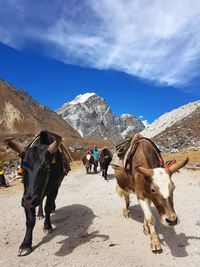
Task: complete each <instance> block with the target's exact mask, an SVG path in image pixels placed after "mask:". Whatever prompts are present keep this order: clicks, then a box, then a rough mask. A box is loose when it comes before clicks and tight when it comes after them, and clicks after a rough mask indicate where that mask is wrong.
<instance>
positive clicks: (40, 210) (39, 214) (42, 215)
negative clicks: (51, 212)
mask: <svg viewBox="0 0 200 267" xmlns="http://www.w3.org/2000/svg"><path fill="white" fill-rule="evenodd" d="M37 217H38V219H39V220H41V219H43V218H44V213H43V201H41V203H40V205H39V207H38V214H37Z"/></svg>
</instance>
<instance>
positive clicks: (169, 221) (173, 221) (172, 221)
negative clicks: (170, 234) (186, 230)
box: [166, 217, 178, 226]
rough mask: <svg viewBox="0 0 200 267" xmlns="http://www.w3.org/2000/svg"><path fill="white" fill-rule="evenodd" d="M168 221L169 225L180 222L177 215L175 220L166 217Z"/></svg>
mask: <svg viewBox="0 0 200 267" xmlns="http://www.w3.org/2000/svg"><path fill="white" fill-rule="evenodd" d="M166 222H167V224H168V225H169V226H174V225H177V223H178V218H177V217H176V218H175V220H169V219H168V218H166Z"/></svg>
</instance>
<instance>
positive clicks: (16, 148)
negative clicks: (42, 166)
mask: <svg viewBox="0 0 200 267" xmlns="http://www.w3.org/2000/svg"><path fill="white" fill-rule="evenodd" d="M13 139H14V138H9V139H5V140H4V143H5V144H6V145H7V146H9V147H10V148H12V149H13V150H14V151H15V152H17V153H18V154H19V156H22V154H23V152H24V145H22V144H17V143H15V142H14V141H12V140H13Z"/></svg>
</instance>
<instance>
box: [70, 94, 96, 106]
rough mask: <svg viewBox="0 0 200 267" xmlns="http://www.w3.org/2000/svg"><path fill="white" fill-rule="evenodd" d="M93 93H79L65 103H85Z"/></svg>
mask: <svg viewBox="0 0 200 267" xmlns="http://www.w3.org/2000/svg"><path fill="white" fill-rule="evenodd" d="M93 95H95V93H85V94H80V95H78V96H77V97H76V98H75V99H74V100H72V101H71V102H69V103H67V105H68V104H70V105H76V104H82V103H85V102H86V101H87V100H88V99H89V98H90V97H91V96H93Z"/></svg>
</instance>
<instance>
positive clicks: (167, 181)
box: [152, 168, 172, 199]
mask: <svg viewBox="0 0 200 267" xmlns="http://www.w3.org/2000/svg"><path fill="white" fill-rule="evenodd" d="M152 182H153V184H154V185H155V186H156V187H157V188H158V189H159V191H160V194H161V195H162V196H163V198H165V199H167V198H168V197H169V196H170V187H171V186H170V185H171V184H172V181H171V178H170V176H169V174H168V173H167V172H166V171H165V169H163V168H156V169H154V174H153V176H152ZM152 190H153V188H152Z"/></svg>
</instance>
